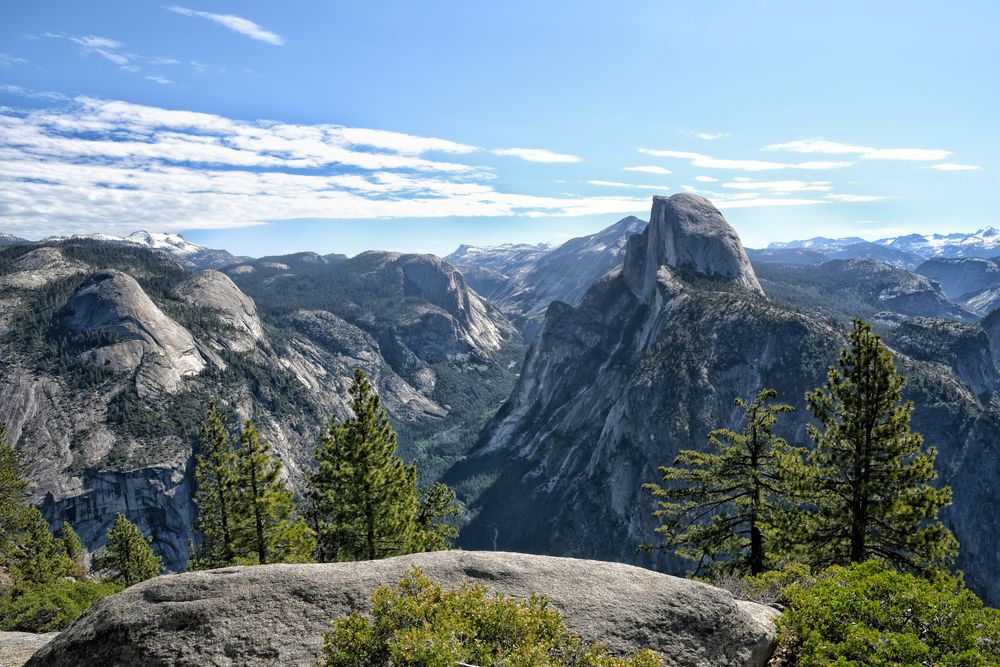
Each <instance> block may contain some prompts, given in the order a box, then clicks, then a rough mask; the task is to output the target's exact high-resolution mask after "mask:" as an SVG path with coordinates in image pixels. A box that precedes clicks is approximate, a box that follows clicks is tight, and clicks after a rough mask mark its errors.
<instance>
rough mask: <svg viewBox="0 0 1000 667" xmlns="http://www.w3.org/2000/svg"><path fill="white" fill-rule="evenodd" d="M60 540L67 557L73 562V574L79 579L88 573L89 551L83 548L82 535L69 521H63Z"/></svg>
mask: <svg viewBox="0 0 1000 667" xmlns="http://www.w3.org/2000/svg"><path fill="white" fill-rule="evenodd" d="M59 541H60V542H62V547H63V551H64V552H65V554H66V558H68V559H69V562H70V563H71V564H72V565H71V566H70V567H71V570H72V572H71V574H72V576H74V577H76V578H78V579H79V578H82V577H83V576H84V575H86V574H87V563H86V558H87V551H86V549H84V548H83V542H81V541H80V536H79V535H77V534H76V531H75V530H73V526H72V525H70V523H69V522H68V521H63V525H62V529H61V530H60V531H59Z"/></svg>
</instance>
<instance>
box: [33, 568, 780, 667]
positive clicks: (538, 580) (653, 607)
mask: <svg viewBox="0 0 1000 667" xmlns="http://www.w3.org/2000/svg"><path fill="white" fill-rule="evenodd" d="M413 567H419V568H420V569H421V570H422V571H423V573H424V574H425V575H426V576H427V577H428V578H430V579H431V580H432V581H434V582H436V583H439V584H441V585H442V586H444V587H446V588H457V587H460V586H462V585H463V584H467V583H472V582H482V583H483V584H484V585H486V586H487V587H488V588H490V589H492V590H496V591H498V592H500V593H502V594H504V595H508V596H513V597H516V598H518V599H524V598H526V597H528V596H529V595H531V594H532V593H540V594H544V595H546V596H548V597H549V598H550V599H551V600H552V602H553V605H554V606H555V607H556V608H557V609H558V610H559V611H560V612H562V614H563V617H564V618H565V621H566V625H567V627H568V628H569V629H570V630H571V631H573V632H575V633H577V634H579V635H580V636H582V637H583V638H584V639H586V640H589V641H603V642H605V643H607V644H608V645H609V647H610V648H611V649H612V650H613V651H615V652H616V653H627V652H632V651H635V650H637V649H640V648H651V649H653V650H655V651H657V652H659V653H660V654H661V655H662V656H663V657H664V660H665V664H667V665H678V666H680V665H684V666H690V667H696V666H698V667H701V666H704V667H725V666H727V665H733V666H737V665H739V666H744V665H746V666H750V665H764V664H766V662H767V660H768V658H769V657H770V654H771V651H772V649H773V644H774V637H775V632H774V619H775V617H776V616H777V615H778V612H777V611H775V610H774V609H771V608H770V607H765V606H762V605H758V604H754V603H751V602H743V601H738V600H734V599H733V598H732V596H731V595H730V594H729V593H728V592H727V591H723V590H721V589H717V588H713V587H711V586H707V585H704V584H700V583H697V582H693V581H689V580H686V579H677V578H674V577H670V576H667V575H663V574H658V573H656V572H651V571H649V570H643V569H640V568H636V567H631V566H628V565H621V564H617V563H601V562H596V561H586V560H571V559H565V558H552V557H546V556H528V555H524V554H515V553H486V552H462V551H450V552H438V553H433V554H416V555H412V556H401V557H398V558H392V559H388V560H382V561H371V562H355V563H337V564H326V565H267V566H261V567H252V568H226V569H221V570H210V571H207V572H195V573H188V574H182V575H173V576H166V577H158V578H156V579H152V580H149V581H145V582H143V583H141V584H138V585H136V586H133V587H131V588H129V589H127V590H125V591H123V592H122V593H119V594H118V595H114V596H112V597H110V598H107V599H105V600H102V601H101V602H99V603H98V604H96V605H95V606H94V607H92V608H91V609H90V610H89V611H87V612H86V613H85V614H84V615H83V616H82V617H81V618H80V619H79V620H78V621H77V622H76V623H74V624H73V625H72V626H70V627H69V628H68V629H66V630H65V631H63V632H62V633H61V634H60V635H59V636H58V637H57V638H56V639H55V640H54V641H52V642H51V643H50V644H48V645H47V646H45V647H44V648H42V649H41V650H40V651H39V652H38V653H36V654H35V656H34V657H33V658H32V659H31V660H30V661H29V662H28V665H31V666H33V667H41V666H51V667H56V666H61V665H66V666H67V667H69V666H73V667H75V666H76V665H80V664H100V665H106V666H108V667H112V666H114V665H123V666H124V665H140V664H141V665H149V666H150V667H154V666H160V665H163V666H166V665H171V666H181V665H192V666H194V665H218V666H223V665H234V666H235V665H315V664H316V663H317V661H318V659H319V658H320V654H321V653H320V652H321V648H322V636H323V632H324V631H326V630H327V629H329V627H330V625H329V624H330V621H332V620H333V619H335V618H338V617H340V616H342V615H345V614H348V613H350V612H351V611H354V610H356V609H361V610H366V611H367V610H368V609H370V596H371V593H372V591H373V590H374V589H375V588H376V587H378V586H379V585H381V584H383V583H388V584H391V583H394V582H396V581H398V580H399V579H400V578H401V577H402V576H403V575H404V574H406V573H407V572H408V571H410V569H411V568H413Z"/></svg>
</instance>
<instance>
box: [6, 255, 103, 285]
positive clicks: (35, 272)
mask: <svg viewBox="0 0 1000 667" xmlns="http://www.w3.org/2000/svg"><path fill="white" fill-rule="evenodd" d="M10 268H11V269H12V271H11V272H10V273H8V274H7V275H5V276H3V277H2V278H0V287H7V288H11V287H15V288H17V287H19V288H23V289H37V288H39V287H44V286H45V285H47V284H49V283H50V282H52V281H54V280H59V279H61V278H67V277H69V276H71V275H73V274H75V273H81V272H83V271H85V270H86V267H85V266H84V265H83V264H81V263H79V262H73V261H70V260H67V259H66V258H65V257H64V256H63V254H62V253H61V252H59V250H58V249H56V248H49V247H42V248H38V249H37V250H31V251H29V252H26V253H24V254H23V255H21V256H20V257H18V258H17V259H15V260H14V261H13V262H11V267H10Z"/></svg>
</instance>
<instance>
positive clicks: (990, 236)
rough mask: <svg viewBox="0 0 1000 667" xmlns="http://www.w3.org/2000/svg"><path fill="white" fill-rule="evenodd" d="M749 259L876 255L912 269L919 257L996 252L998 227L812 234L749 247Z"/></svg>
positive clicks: (999, 250)
mask: <svg viewBox="0 0 1000 667" xmlns="http://www.w3.org/2000/svg"><path fill="white" fill-rule="evenodd" d="M747 253H748V255H749V256H750V259H760V260H764V261H772V262H783V263H788V264H819V263H821V262H824V261H826V260H830V259H859V258H864V259H878V260H882V261H884V262H888V263H889V264H894V265H895V266H899V267H902V268H907V269H912V268H915V267H916V266H917V265H919V264H920V263H921V262H922V261H923V260H926V259H931V258H939V257H945V258H953V257H993V256H994V255H998V254H1000V230H997V229H994V228H993V227H986V228H984V229H980V230H978V231H976V232H973V233H971V234H963V233H954V234H908V235H905V236H892V237H888V238H884V239H879V240H877V241H866V240H864V239H862V238H860V237H857V236H847V237H844V238H836V239H834V238H827V237H825V236H815V237H813V238H811V239H804V240H801V241H787V242H774V243H770V244H768V246H767V247H766V248H762V249H749V250H748V251H747Z"/></svg>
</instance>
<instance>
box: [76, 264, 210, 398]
mask: <svg viewBox="0 0 1000 667" xmlns="http://www.w3.org/2000/svg"><path fill="white" fill-rule="evenodd" d="M66 308H67V310H68V311H69V316H68V317H67V318H66V324H67V325H68V326H69V327H71V328H73V329H75V330H76V331H106V332H110V333H113V334H117V335H118V336H120V337H121V338H122V339H123V340H122V341H121V342H117V343H113V344H111V345H106V346H104V347H101V348H97V349H95V350H91V351H90V352H89V353H88V355H89V357H90V359H91V360H92V361H94V362H95V363H98V364H103V365H107V366H111V367H112V368H114V369H115V370H118V371H126V370H132V369H135V368H139V373H138V375H137V377H136V390H137V391H138V392H139V395H140V396H143V397H146V396H156V395H157V394H159V393H161V392H167V393H171V392H174V391H177V389H178V388H179V386H180V383H181V379H182V378H184V377H185V376H189V375H196V374H198V373H199V372H201V371H202V369H204V368H205V365H206V362H205V359H204V358H203V357H202V355H201V354H200V353H199V351H198V349H197V345H196V344H195V340H194V337H193V336H191V333H190V332H189V331H188V330H187V329H185V328H184V327H182V326H181V325H179V324H177V322H175V321H173V320H172V319H170V318H169V317H168V316H167V315H166V314H164V313H163V311H161V310H160V309H159V308H158V307H157V305H156V304H155V303H153V301H152V300H151V299H150V298H149V297H148V296H147V295H146V293H145V292H143V291H142V287H140V286H139V283H137V282H136V281H135V279H134V278H132V277H131V276H128V275H126V274H124V273H122V272H121V271H115V270H113V269H108V270H104V271H98V272H97V273H95V274H94V275H92V276H91V277H90V278H88V279H87V280H86V281H85V282H84V283H83V284H82V285H81V286H80V287H79V288H78V289H77V290H76V292H74V294H73V296H72V297H71V298H70V300H69V302H68V303H67V304H66Z"/></svg>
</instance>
